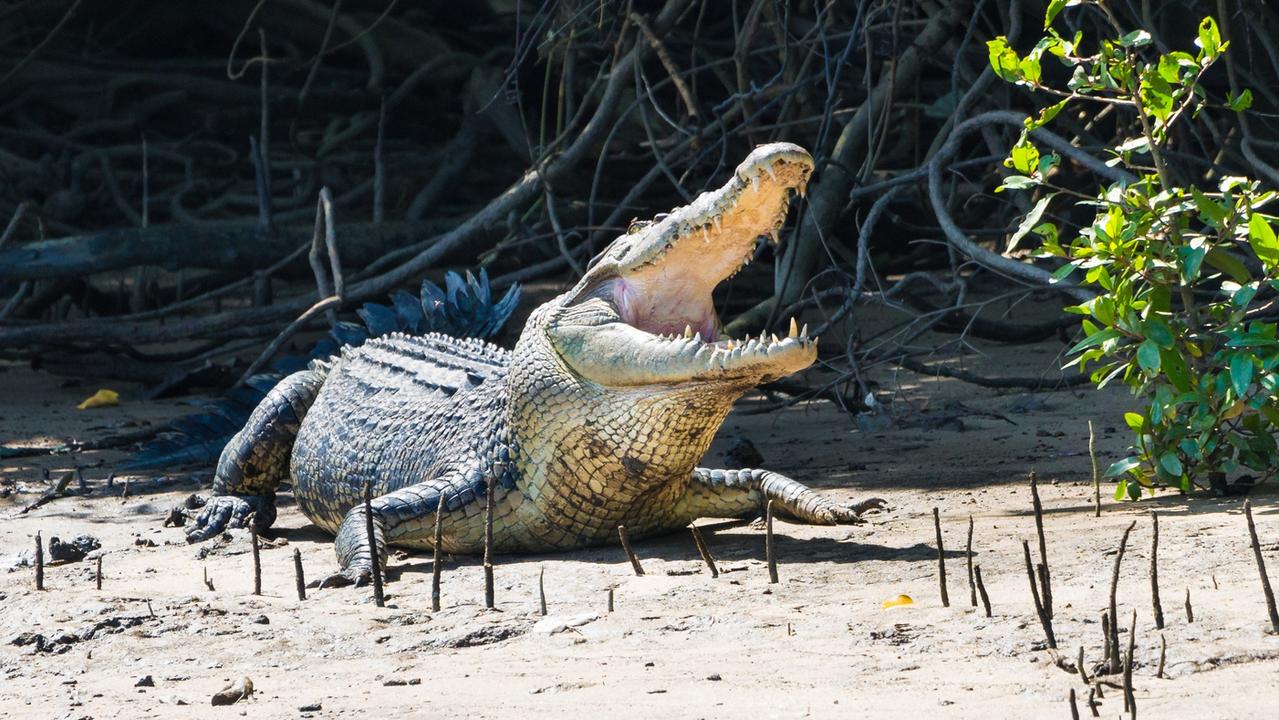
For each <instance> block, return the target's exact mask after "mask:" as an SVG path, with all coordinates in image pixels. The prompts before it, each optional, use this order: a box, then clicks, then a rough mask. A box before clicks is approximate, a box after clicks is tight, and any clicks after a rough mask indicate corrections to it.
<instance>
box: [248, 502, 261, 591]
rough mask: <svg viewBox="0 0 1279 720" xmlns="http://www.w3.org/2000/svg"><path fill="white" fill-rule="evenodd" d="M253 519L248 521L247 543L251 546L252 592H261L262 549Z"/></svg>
mask: <svg viewBox="0 0 1279 720" xmlns="http://www.w3.org/2000/svg"><path fill="white" fill-rule="evenodd" d="M255 520H256V518H255V519H254V520H250V521H249V543H250V545H252V547H253V594H254V595H261V594H262V550H261V543H259V542H258V528H257V524H256V522H255Z"/></svg>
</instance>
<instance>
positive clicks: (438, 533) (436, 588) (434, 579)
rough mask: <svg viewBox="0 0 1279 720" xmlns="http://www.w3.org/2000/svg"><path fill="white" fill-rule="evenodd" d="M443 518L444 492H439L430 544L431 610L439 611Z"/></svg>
mask: <svg viewBox="0 0 1279 720" xmlns="http://www.w3.org/2000/svg"><path fill="white" fill-rule="evenodd" d="M443 518H444V493H440V502H439V504H437V505H436V506H435V540H434V542H433V543H432V544H431V612H439V611H440V570H441V568H440V562H441V560H443V558H442V555H443V552H441V551H440V543H441V541H442V540H443V535H444V533H443V531H442V527H441V522H442V521H443Z"/></svg>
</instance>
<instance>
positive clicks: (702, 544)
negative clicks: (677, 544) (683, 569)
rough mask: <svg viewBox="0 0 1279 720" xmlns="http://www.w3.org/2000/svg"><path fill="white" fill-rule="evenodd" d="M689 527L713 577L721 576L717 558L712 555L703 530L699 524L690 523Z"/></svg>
mask: <svg viewBox="0 0 1279 720" xmlns="http://www.w3.org/2000/svg"><path fill="white" fill-rule="evenodd" d="M688 529H689V531H690V532H691V533H693V544H694V545H696V546H697V552H698V553H699V554H700V555H701V556H702V562H704V563H706V567H708V568H710V571H711V577H712V578H717V577H719V568H717V567H715V558H713V557H711V551H710V548H708V547H706V539H705V538H703V537H702V531H701V530H698V529H697V526H696V525H694V524H692V523H689V525H688Z"/></svg>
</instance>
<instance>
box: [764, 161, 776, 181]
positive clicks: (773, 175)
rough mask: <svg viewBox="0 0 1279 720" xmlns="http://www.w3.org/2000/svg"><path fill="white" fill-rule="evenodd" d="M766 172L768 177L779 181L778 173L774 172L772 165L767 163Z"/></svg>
mask: <svg viewBox="0 0 1279 720" xmlns="http://www.w3.org/2000/svg"><path fill="white" fill-rule="evenodd" d="M764 172H766V173H768V177H769V179H770V180H772V181H773V182H777V173H775V172H773V166H772V165H765V166H764Z"/></svg>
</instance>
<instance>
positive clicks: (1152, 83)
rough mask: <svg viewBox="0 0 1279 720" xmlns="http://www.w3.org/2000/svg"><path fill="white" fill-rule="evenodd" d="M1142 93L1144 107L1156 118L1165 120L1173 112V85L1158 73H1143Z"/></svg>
mask: <svg viewBox="0 0 1279 720" xmlns="http://www.w3.org/2000/svg"><path fill="white" fill-rule="evenodd" d="M1140 95H1141V104H1142V107H1144V108H1145V110H1146V113H1147V114H1149V115H1150V116H1151V117H1153V118H1155V119H1156V120H1159V121H1160V122H1163V121H1164V120H1167V119H1168V116H1169V115H1171V114H1172V106H1173V101H1174V100H1173V90H1172V85H1170V84H1169V83H1168V81H1167V80H1164V79H1163V77H1162V76H1160V75H1159V74H1158V73H1156V72H1145V73H1142V77H1141V86H1140Z"/></svg>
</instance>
